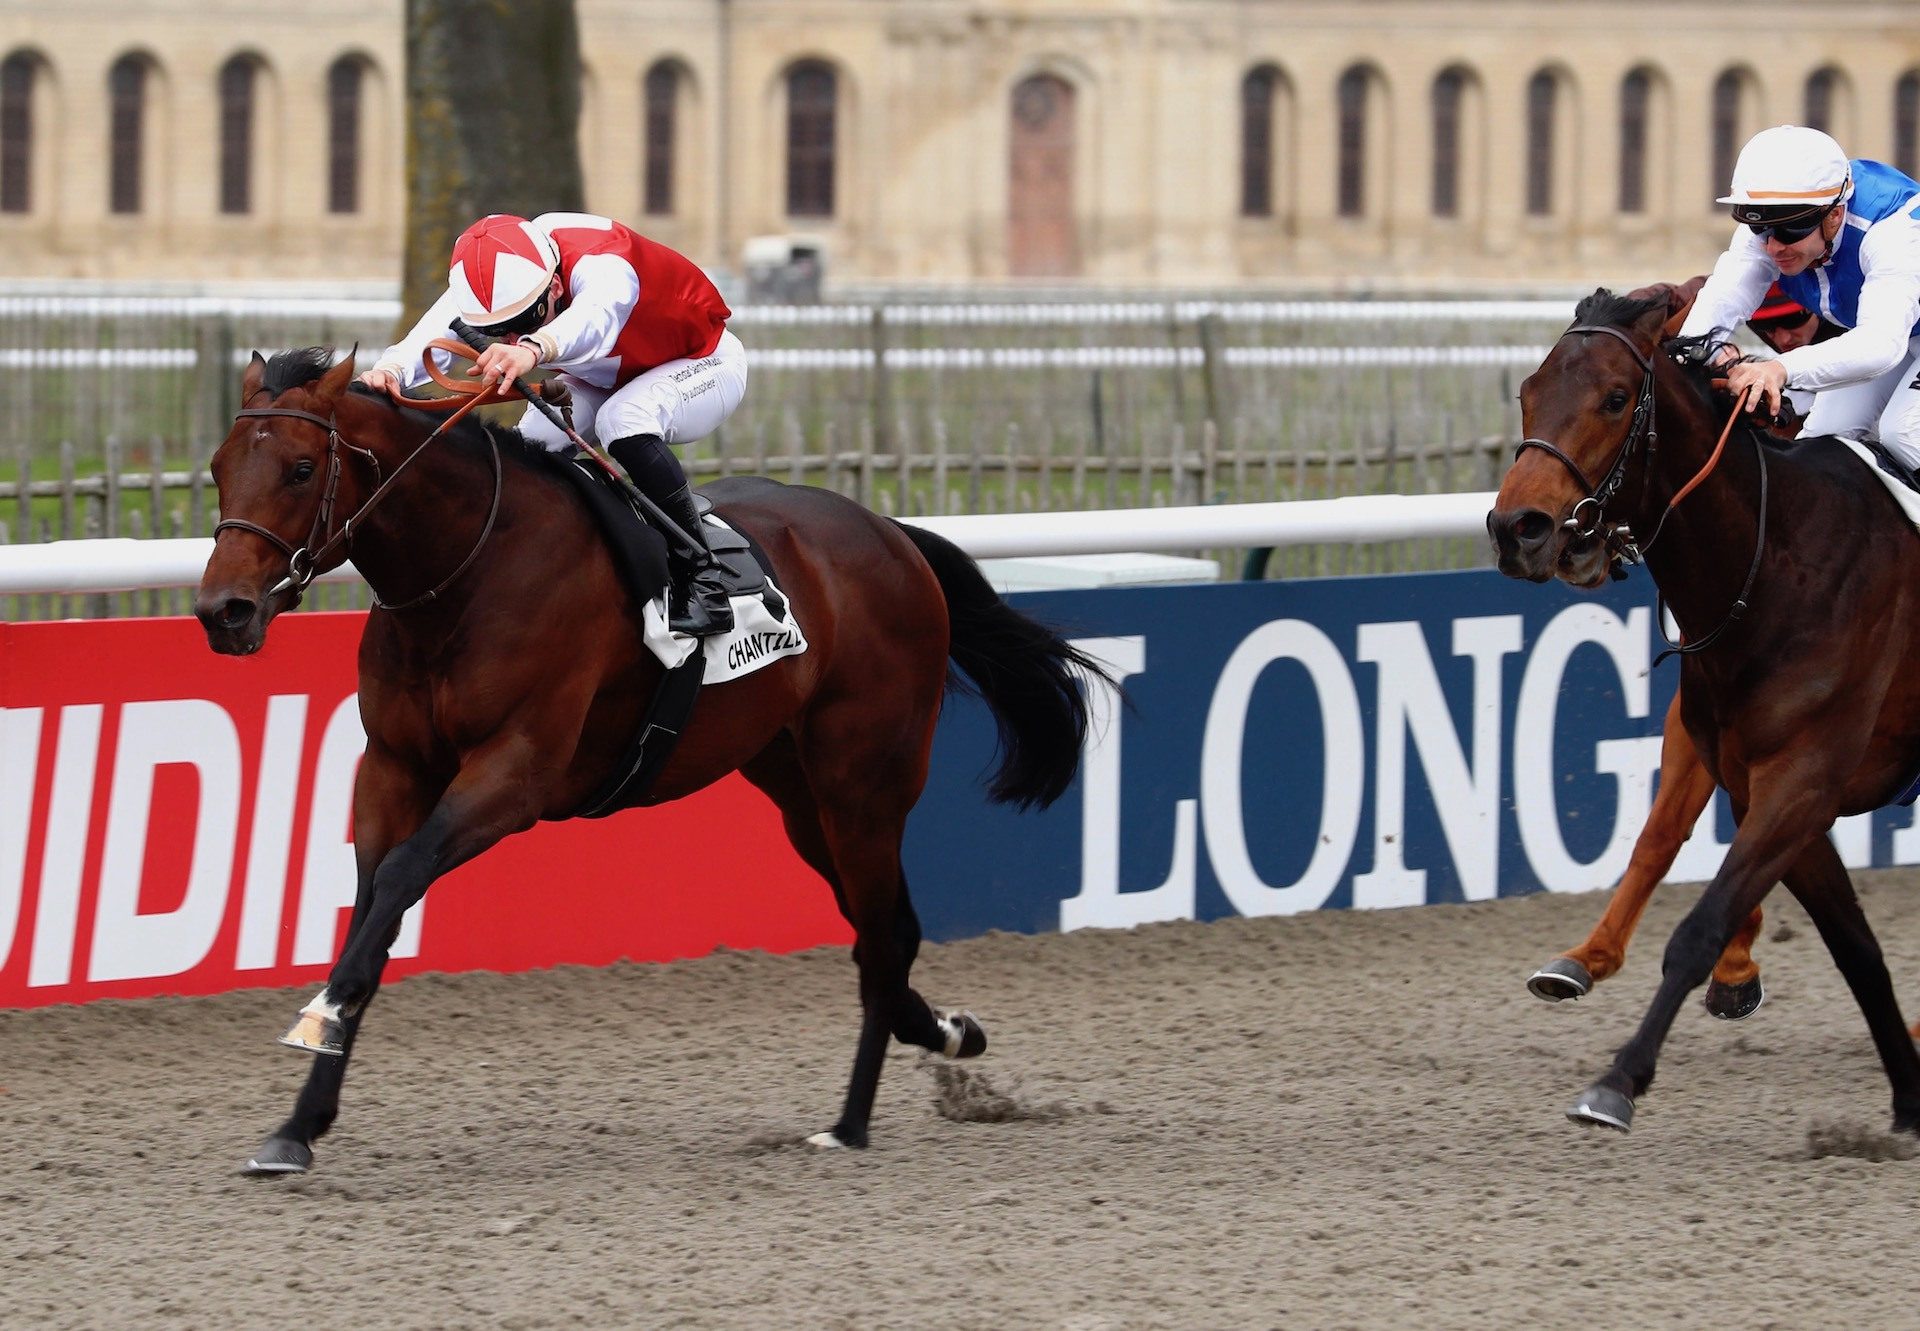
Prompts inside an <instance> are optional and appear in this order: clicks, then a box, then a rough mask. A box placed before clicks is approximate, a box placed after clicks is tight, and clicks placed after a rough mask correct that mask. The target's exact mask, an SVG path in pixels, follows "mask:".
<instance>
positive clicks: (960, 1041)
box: [935, 1012, 987, 1058]
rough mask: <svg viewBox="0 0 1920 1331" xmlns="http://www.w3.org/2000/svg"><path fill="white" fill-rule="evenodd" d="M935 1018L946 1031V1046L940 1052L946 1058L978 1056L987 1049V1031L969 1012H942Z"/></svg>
mask: <svg viewBox="0 0 1920 1331" xmlns="http://www.w3.org/2000/svg"><path fill="white" fill-rule="evenodd" d="M935 1020H937V1021H938V1022H939V1023H940V1029H941V1030H943V1031H945V1032H946V1036H947V1044H946V1048H944V1049H942V1050H941V1051H940V1052H942V1053H943V1054H945V1055H946V1056H947V1057H948V1058H978V1057H979V1056H980V1055H981V1054H984V1053H985V1052H986V1051H987V1033H986V1031H985V1030H983V1029H981V1026H980V1019H979V1018H978V1017H976V1016H974V1015H973V1014H972V1013H971V1012H942V1013H939V1014H938V1015H937V1016H936V1018H935Z"/></svg>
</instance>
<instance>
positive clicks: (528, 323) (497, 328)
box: [471, 287, 553, 338]
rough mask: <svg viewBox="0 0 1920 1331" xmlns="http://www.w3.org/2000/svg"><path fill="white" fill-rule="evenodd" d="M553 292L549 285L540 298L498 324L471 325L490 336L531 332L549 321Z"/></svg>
mask: <svg viewBox="0 0 1920 1331" xmlns="http://www.w3.org/2000/svg"><path fill="white" fill-rule="evenodd" d="M552 294H553V292H552V288H551V287H549V288H548V290H547V291H546V292H544V293H542V295H541V297H540V299H539V300H536V301H535V302H533V304H531V305H529V306H527V308H526V309H524V310H522V311H520V313H518V314H516V315H514V316H513V317H512V318H511V319H504V320H502V321H501V322H499V323H497V324H473V325H471V327H472V328H473V330H474V331H475V332H479V333H485V334H486V335H487V336H488V337H501V338H505V337H517V336H519V335H520V334H521V333H531V332H532V331H533V330H534V329H536V328H538V327H540V325H542V324H544V323H545V322H546V321H547V309H548V303H549V301H550V299H551V297H552Z"/></svg>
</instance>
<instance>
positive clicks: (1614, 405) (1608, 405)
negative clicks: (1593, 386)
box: [1600, 388, 1627, 411]
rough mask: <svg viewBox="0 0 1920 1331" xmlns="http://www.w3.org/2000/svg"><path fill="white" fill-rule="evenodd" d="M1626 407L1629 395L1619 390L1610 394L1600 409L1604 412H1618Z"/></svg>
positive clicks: (1602, 402)
mask: <svg viewBox="0 0 1920 1331" xmlns="http://www.w3.org/2000/svg"><path fill="white" fill-rule="evenodd" d="M1626 405H1627V395H1626V394H1625V393H1623V392H1621V391H1620V390H1619V389H1617V388H1616V389H1614V390H1613V391H1612V392H1611V393H1608V394H1607V396H1606V397H1605V399H1603V400H1602V401H1601V403H1600V407H1601V409H1602V410H1604V411H1618V410H1620V409H1621V408H1622V407H1624V406H1626Z"/></svg>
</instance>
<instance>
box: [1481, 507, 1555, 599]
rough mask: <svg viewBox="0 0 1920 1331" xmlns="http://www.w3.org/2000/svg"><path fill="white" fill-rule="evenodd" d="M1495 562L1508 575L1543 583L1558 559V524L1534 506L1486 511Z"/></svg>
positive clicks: (1549, 575)
mask: <svg viewBox="0 0 1920 1331" xmlns="http://www.w3.org/2000/svg"><path fill="white" fill-rule="evenodd" d="M1487 535H1488V536H1490V537H1491V538H1492V539H1493V552H1494V557H1495V563H1496V565H1497V567H1498V568H1499V569H1500V571H1501V572H1502V573H1504V574H1506V575H1507V576H1508V577H1509V578H1525V579H1526V580H1527V581H1528V582H1546V581H1548V580H1549V579H1550V578H1552V577H1553V576H1554V572H1555V565H1556V564H1557V563H1558V562H1559V557H1560V543H1561V527H1560V524H1559V523H1557V522H1555V521H1554V520H1553V517H1552V515H1551V514H1548V513H1545V512H1543V511H1541V510H1540V509H1537V508H1514V509H1500V508H1496V509H1494V510H1493V511H1492V512H1490V513H1488V514H1487Z"/></svg>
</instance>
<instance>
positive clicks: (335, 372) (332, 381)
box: [314, 342, 360, 402]
mask: <svg viewBox="0 0 1920 1331" xmlns="http://www.w3.org/2000/svg"><path fill="white" fill-rule="evenodd" d="M359 360H360V344H359V343H358V342H355V343H354V344H353V350H351V351H349V352H348V353H347V354H346V355H344V356H342V357H341V358H340V363H339V364H338V365H335V366H334V367H333V368H332V369H331V370H328V371H327V372H326V373H325V374H323V375H321V376H320V382H319V383H317V384H315V385H314V392H315V393H316V394H317V395H318V396H320V397H322V398H324V399H326V400H327V401H329V402H331V401H332V400H333V399H334V398H337V397H339V396H340V395H341V394H342V393H344V392H346V391H347V385H348V384H350V383H352V382H353V367H354V366H355V365H356V364H358V363H359Z"/></svg>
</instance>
